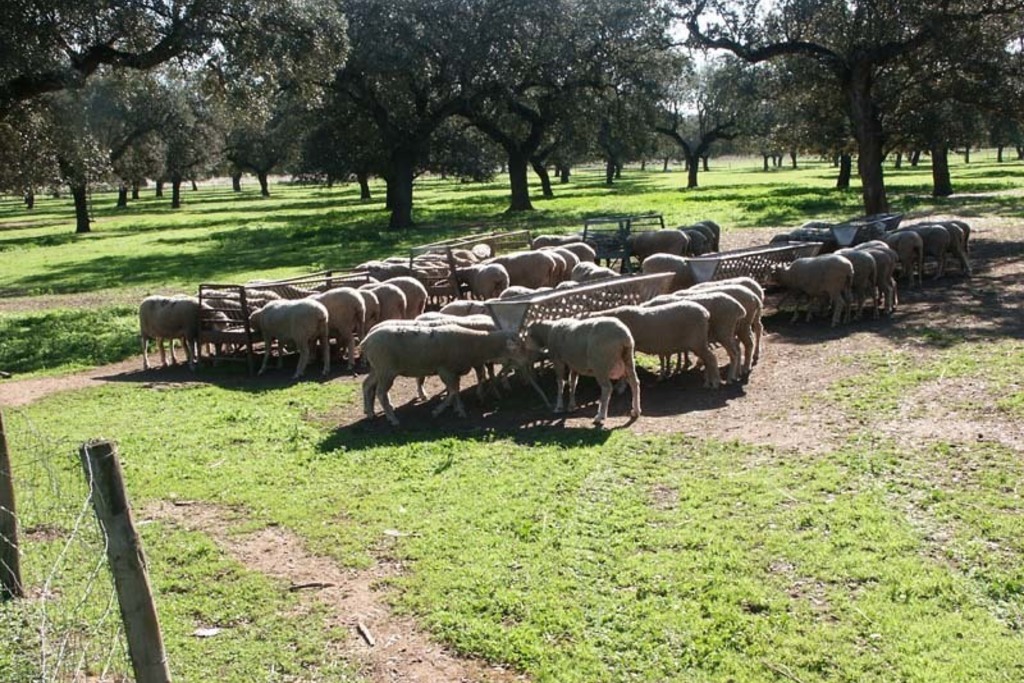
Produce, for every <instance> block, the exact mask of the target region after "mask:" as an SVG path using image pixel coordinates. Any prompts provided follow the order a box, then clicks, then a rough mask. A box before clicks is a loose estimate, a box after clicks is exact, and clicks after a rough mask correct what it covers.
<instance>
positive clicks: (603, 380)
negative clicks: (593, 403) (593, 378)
mask: <svg viewBox="0 0 1024 683" xmlns="http://www.w3.org/2000/svg"><path fill="white" fill-rule="evenodd" d="M597 383H598V385H599V386H600V387H601V400H600V402H599V403H598V406H597V417H595V418H594V424H595V425H597V426H598V427H600V426H601V425H602V424H604V421H605V418H607V417H608V403H609V402H610V401H611V398H612V382H611V380H610V379H608V378H607V377H598V378H597Z"/></svg>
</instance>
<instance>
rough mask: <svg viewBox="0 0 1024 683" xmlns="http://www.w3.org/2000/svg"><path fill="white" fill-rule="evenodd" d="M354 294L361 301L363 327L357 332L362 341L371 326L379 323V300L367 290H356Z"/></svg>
mask: <svg viewBox="0 0 1024 683" xmlns="http://www.w3.org/2000/svg"><path fill="white" fill-rule="evenodd" d="M356 293H357V294H358V295H359V296H360V298H362V300H363V310H364V311H365V313H364V315H363V326H362V328H361V329H360V330H359V339H363V337H365V336H366V333H367V332H369V331H370V330H372V329H373V326H374V325H376V324H377V323H378V322H380V299H378V298H377V295H376V294H374V293H373V292H371V291H370V290H368V289H357V290H356Z"/></svg>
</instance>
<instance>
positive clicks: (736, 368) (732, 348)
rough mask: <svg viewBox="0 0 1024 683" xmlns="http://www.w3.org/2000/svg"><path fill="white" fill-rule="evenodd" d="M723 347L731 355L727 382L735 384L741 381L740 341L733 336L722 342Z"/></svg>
mask: <svg viewBox="0 0 1024 683" xmlns="http://www.w3.org/2000/svg"><path fill="white" fill-rule="evenodd" d="M721 344H722V346H723V347H725V352H726V353H727V354H729V371H728V374H727V375H726V381H727V382H735V381H736V380H737V379H739V373H740V360H741V359H740V355H741V354H740V343H739V340H738V339H737V338H736V337H735V336H733V337H730V338H729V339H727V340H724V341H722V342H721Z"/></svg>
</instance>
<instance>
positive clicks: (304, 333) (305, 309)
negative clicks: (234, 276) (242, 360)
mask: <svg viewBox="0 0 1024 683" xmlns="http://www.w3.org/2000/svg"><path fill="white" fill-rule="evenodd" d="M249 324H250V325H252V328H253V330H255V331H257V332H260V333H261V334H262V335H263V364H262V365H261V366H260V371H259V373H258V374H260V375H262V374H263V373H264V372H265V371H266V369H267V361H269V360H270V344H271V340H272V339H274V338H275V337H276V338H277V339H278V340H280V341H282V342H283V341H285V340H287V341H291V342H292V343H294V344H295V346H296V347H297V348H298V349H299V364H298V367H296V368H295V374H294V375H292V379H298V378H299V377H301V376H302V373H303V372H305V370H306V364H307V363H308V362H309V350H310V347H311V346H312V345H313V344H314V343H316V342H317V341H319V342H320V345H321V348H322V349H323V354H324V368H323V372H322V373H321V374H323V375H325V376H326V375H327V374H328V373H329V372H330V371H331V353H330V351H331V347H330V338H329V336H328V335H329V333H328V330H327V324H328V313H327V308H326V307H325V306H324V305H323V304H322V303H320V302H319V301H315V300H313V299H298V300H287V299H286V300H281V301H271V302H269V303H268V304H267V305H265V306H263V308H260V309H259V310H257V311H254V312H253V314H252V315H250V316H249Z"/></svg>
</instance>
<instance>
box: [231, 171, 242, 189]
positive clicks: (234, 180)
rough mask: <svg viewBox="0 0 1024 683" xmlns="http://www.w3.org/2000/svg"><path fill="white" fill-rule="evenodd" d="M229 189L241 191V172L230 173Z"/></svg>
mask: <svg viewBox="0 0 1024 683" xmlns="http://www.w3.org/2000/svg"><path fill="white" fill-rule="evenodd" d="M231 191H232V192H241V191H242V174H241V173H232V174H231Z"/></svg>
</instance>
